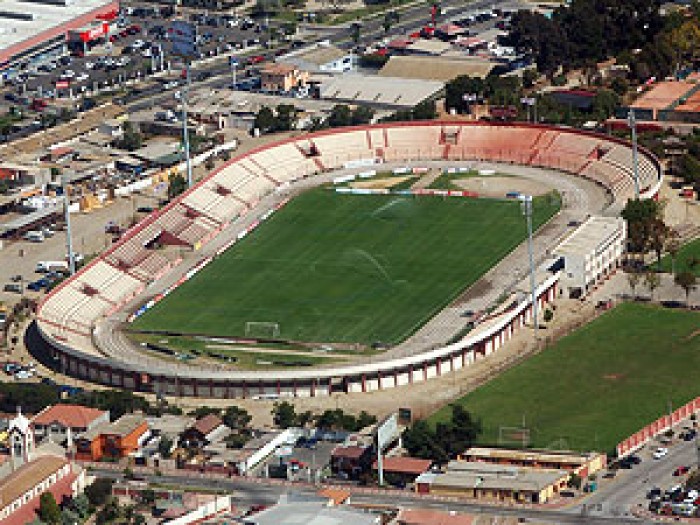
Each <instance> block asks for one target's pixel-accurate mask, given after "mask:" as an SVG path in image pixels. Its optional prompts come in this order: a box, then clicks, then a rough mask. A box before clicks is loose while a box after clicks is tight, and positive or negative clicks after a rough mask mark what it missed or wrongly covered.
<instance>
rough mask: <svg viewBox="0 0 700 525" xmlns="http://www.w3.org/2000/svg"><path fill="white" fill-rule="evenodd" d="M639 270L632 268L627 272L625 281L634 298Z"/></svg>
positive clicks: (635, 296)
mask: <svg viewBox="0 0 700 525" xmlns="http://www.w3.org/2000/svg"><path fill="white" fill-rule="evenodd" d="M639 278H640V276H639V272H638V271H637V270H632V271H631V272H629V273H628V274H627V282H628V283H629V285H630V288H631V289H632V296H633V297H634V298H635V299H636V298H637V294H636V292H635V290H636V288H637V285H638V284H639Z"/></svg>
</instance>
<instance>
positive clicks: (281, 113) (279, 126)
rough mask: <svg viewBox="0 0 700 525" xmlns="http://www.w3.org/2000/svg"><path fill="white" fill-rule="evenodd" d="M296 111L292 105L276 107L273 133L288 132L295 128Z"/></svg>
mask: <svg viewBox="0 0 700 525" xmlns="http://www.w3.org/2000/svg"><path fill="white" fill-rule="evenodd" d="M296 120H297V111H296V108H295V107H294V106H293V105H292V104H280V105H279V106H277V114H276V115H275V117H274V124H273V128H274V130H275V131H289V130H292V129H294V128H295V127H296Z"/></svg>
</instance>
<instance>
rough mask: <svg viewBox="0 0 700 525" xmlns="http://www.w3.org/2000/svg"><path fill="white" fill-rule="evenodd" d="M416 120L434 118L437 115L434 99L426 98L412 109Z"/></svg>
mask: <svg viewBox="0 0 700 525" xmlns="http://www.w3.org/2000/svg"><path fill="white" fill-rule="evenodd" d="M411 114H412V118H413V119H415V120H432V119H434V118H435V117H437V109H436V108H435V101H434V100H424V101H423V102H420V103H419V104H417V105H416V107H414V108H413V110H412V111H411Z"/></svg>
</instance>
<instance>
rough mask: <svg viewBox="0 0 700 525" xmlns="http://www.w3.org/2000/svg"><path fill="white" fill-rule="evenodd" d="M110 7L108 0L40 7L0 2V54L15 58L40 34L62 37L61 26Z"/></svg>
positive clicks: (67, 0) (14, 1) (11, 0)
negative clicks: (50, 33)
mask: <svg viewBox="0 0 700 525" xmlns="http://www.w3.org/2000/svg"><path fill="white" fill-rule="evenodd" d="M110 3H111V0H80V1H70V0H65V1H64V2H41V3H39V2H23V1H20V0H4V1H3V2H2V7H1V8H0V10H1V11H2V14H0V50H3V51H7V52H9V53H10V54H15V53H17V52H19V49H20V48H21V47H23V46H26V45H30V41H31V39H33V38H35V37H36V36H38V35H40V34H41V33H43V32H48V31H51V32H52V33H53V32H55V33H56V35H50V36H48V38H52V37H55V36H58V35H61V34H64V33H65V29H62V28H61V26H62V25H64V24H66V23H67V22H69V21H71V20H74V19H76V18H79V17H81V16H83V15H86V14H88V13H90V12H91V11H94V10H96V9H100V8H103V7H105V6H106V5H109V4H110Z"/></svg>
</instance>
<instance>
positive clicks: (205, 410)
mask: <svg viewBox="0 0 700 525" xmlns="http://www.w3.org/2000/svg"><path fill="white" fill-rule="evenodd" d="M209 414H214V415H216V416H220V415H221V409H219V408H213V407H210V406H206V405H202V406H199V407H197V408H195V409H194V410H192V411H191V412H189V413H188V415H190V416H192V417H194V418H195V419H202V418H203V417H204V416H208V415H209Z"/></svg>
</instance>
